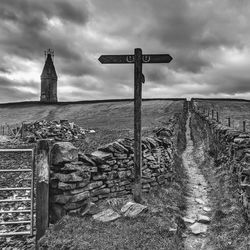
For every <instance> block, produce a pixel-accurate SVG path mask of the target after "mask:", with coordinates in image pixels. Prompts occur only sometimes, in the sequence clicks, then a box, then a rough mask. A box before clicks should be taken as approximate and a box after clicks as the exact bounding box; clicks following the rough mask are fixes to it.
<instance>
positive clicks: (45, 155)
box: [36, 140, 50, 249]
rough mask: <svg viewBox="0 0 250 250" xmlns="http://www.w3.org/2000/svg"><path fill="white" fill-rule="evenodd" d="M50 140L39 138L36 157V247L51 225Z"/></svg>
mask: <svg viewBox="0 0 250 250" xmlns="http://www.w3.org/2000/svg"><path fill="white" fill-rule="evenodd" d="M49 171H50V157H49V141H48V140H39V141H38V143H37V158H36V173H37V183H36V249H39V245H38V241H39V239H40V238H41V237H42V236H43V235H44V234H45V231H46V229H47V228H48V226H49Z"/></svg>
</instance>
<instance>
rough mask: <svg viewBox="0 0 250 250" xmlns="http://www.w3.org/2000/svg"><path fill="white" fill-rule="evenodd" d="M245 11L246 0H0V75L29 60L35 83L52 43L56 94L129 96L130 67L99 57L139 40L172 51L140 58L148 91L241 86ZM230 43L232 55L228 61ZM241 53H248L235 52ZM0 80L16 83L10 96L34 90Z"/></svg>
mask: <svg viewBox="0 0 250 250" xmlns="http://www.w3.org/2000/svg"><path fill="white" fill-rule="evenodd" d="M249 15H250V3H248V2H246V1H230V0H220V1H216V0H203V1H197V0H178V1H176V0H136V1H134V0H119V1H115V0H105V1H104V0H94V1H90V0H70V1H67V0H42V1H36V0H15V1H14V0H1V1H0V17H1V22H0V32H1V36H0V53H1V55H2V61H1V63H0V76H1V75H8V77H9V78H8V79H17V77H14V78H11V75H12V74H13V75H15V74H17V75H18V72H17V71H19V74H20V71H25V67H29V65H32V66H30V67H33V65H35V67H36V69H35V70H34V72H35V73H34V81H35V82H36V83H34V84H36V86H37V85H38V84H39V81H40V78H39V75H38V74H37V72H39V71H40V72H41V71H42V67H43V63H44V60H43V51H44V50H46V49H47V48H52V49H54V50H55V59H54V60H55V67H56V70H57V73H58V76H59V80H58V88H59V92H60V95H61V96H60V97H59V99H60V100H63V99H67V100H70V99H71V98H74V99H76V98H79V99H101V98H122V97H132V96H133V72H134V71H133V67H132V66H131V65H130V66H131V67H130V66H128V65H101V64H100V63H99V62H98V57H99V56H100V55H101V54H127V53H133V51H134V48H137V47H141V48H142V49H143V52H144V53H169V54H171V55H172V57H173V61H172V62H171V63H170V64H164V65H161V64H157V65H147V66H146V65H145V66H143V73H144V75H145V78H146V83H145V85H144V87H143V89H144V94H145V95H146V96H148V97H150V96H151V95H152V97H156V96H155V95H157V96H161V97H167V96H169V97H170V96H171V95H174V96H175V97H178V96H179V95H181V96H185V94H187V95H192V93H193V94H198V95H204V96H208V95H209V94H218V93H222V94H232V95H233V94H234V93H243V92H246V91H248V87H247V81H248V79H249V78H248V71H249V68H250V59H249V58H250V53H249V51H248V50H249V44H250V36H249V18H248V17H249ZM234 50H236V51H237V53H236V56H237V57H239V60H238V61H237V60H235V61H234V62H232V63H228V62H227V61H228V58H227V55H228V56H229V57H230V56H234V54H232V55H231V54H230V53H229V52H230V51H234ZM244 50H246V52H245V51H244ZM244 53H247V54H248V55H249V56H248V57H246V58H245V59H241V58H240V56H239V55H242V54H244ZM12 57H14V59H13V58H12ZM15 58H17V59H18V60H17V61H15ZM10 59H11V60H10ZM242 60H244V63H242ZM28 62H32V64H29V63H28ZM27 72H29V73H32V69H30V68H29V69H27ZM24 73H25V72H24ZM27 74H28V73H27ZM35 74H36V75H35ZM24 75H25V74H24ZM32 76H33V74H32ZM6 79H7V78H6ZM6 79H5V80H6ZM23 79H25V77H24V76H23ZM27 79H28V78H27ZM30 79H32V77H29V80H30ZM0 80H2V83H1V82H0V88H1V86H2V88H3V86H5V89H6V88H8V89H9V90H11V91H12V90H13V89H14V92H15V91H16V89H19V90H18V91H19V92H18V94H17V95H16V97H14V96H13V95H10V97H11V98H17V96H18V95H19V94H21V92H20V89H21V88H23V89H24V90H25V89H26V90H25V91H24V93H23V96H24V97H25V98H26V94H27V93H26V92H27V89H28V88H31V89H34V91H35V92H36V93H37V95H38V96H39V93H38V92H39V87H33V86H32V84H33V83H32V82H30V81H29V80H25V81H22V80H20V81H14V80H13V81H11V80H8V81H9V84H4V79H0ZM11 82H13V84H11ZM60 88H61V89H60ZM70 88H72V90H71V89H70ZM14 92H13V93H14ZM2 93H4V92H1V96H2ZM18 98H19V97H18Z"/></svg>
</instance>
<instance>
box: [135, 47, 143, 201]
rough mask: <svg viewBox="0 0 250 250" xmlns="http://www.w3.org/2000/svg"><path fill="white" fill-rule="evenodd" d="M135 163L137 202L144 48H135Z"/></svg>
mask: <svg viewBox="0 0 250 250" xmlns="http://www.w3.org/2000/svg"><path fill="white" fill-rule="evenodd" d="M134 58H135V59H134V85H135V86H134V140H135V145H134V149H135V150H134V151H135V152H134V164H135V183H134V189H133V197H134V201H135V202H141V192H142V191H141V169H142V150H141V103H142V81H141V80H142V50H141V49H138V48H137V49H135V57H134Z"/></svg>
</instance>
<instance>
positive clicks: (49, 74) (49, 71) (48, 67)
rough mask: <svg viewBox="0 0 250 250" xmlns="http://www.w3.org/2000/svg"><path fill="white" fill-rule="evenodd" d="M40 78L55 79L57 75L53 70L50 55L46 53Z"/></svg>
mask: <svg viewBox="0 0 250 250" xmlns="http://www.w3.org/2000/svg"><path fill="white" fill-rule="evenodd" d="M41 78H53V79H57V74H56V70H55V66H54V63H53V60H52V57H51V53H50V52H49V51H48V52H47V58H46V61H45V64H44V67H43V72H42V74H41Z"/></svg>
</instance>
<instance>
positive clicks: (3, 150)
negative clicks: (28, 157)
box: [0, 148, 33, 152]
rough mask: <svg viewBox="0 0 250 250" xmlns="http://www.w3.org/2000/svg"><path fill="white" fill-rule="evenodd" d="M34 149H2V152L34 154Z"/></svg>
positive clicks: (0, 150)
mask: <svg viewBox="0 0 250 250" xmlns="http://www.w3.org/2000/svg"><path fill="white" fill-rule="evenodd" d="M32 151H33V149H32V148H20V149H18V148H1V149H0V152H32Z"/></svg>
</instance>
